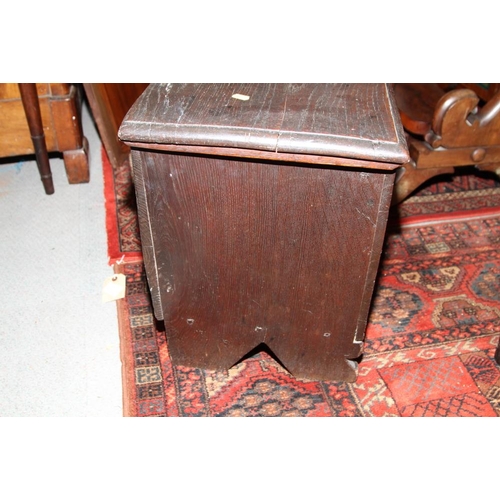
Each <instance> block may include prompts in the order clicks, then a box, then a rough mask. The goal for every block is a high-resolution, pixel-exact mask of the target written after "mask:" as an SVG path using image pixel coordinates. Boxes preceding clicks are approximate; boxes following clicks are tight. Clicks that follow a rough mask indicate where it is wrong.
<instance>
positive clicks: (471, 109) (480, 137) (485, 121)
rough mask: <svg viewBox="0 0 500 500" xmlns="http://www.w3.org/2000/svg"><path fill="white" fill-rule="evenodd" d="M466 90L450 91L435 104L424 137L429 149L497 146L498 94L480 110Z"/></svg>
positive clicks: (499, 127) (499, 139)
mask: <svg viewBox="0 0 500 500" xmlns="http://www.w3.org/2000/svg"><path fill="white" fill-rule="evenodd" d="M478 104H479V98H478V97H477V95H476V94H475V92H473V91H472V90H469V89H459V90H453V91H450V92H448V93H446V94H445V95H444V96H443V97H442V98H441V99H440V101H439V102H438V104H437V106H436V111H435V113H434V119H433V124H432V131H431V132H429V133H428V134H427V135H426V140H427V142H428V143H429V144H430V145H431V146H432V147H433V148H438V147H444V148H456V147H476V146H477V147H479V146H494V145H498V144H499V143H500V93H497V94H496V95H495V96H494V97H493V98H492V99H491V100H490V101H488V103H486V104H485V105H484V106H483V107H482V108H481V109H478Z"/></svg>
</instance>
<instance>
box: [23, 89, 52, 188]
mask: <svg viewBox="0 0 500 500" xmlns="http://www.w3.org/2000/svg"><path fill="white" fill-rule="evenodd" d="M18 85H19V91H20V92H21V100H22V102H23V107H24V112H25V113H26V120H27V121H28V127H29V129H30V134H31V140H32V141H33V146H34V148H35V155H36V163H37V165H38V171H39V172H40V178H41V179H42V183H43V187H44V189H45V193H46V194H53V193H54V183H53V181H52V172H51V170H50V163H49V154H48V151H47V145H46V144H45V134H44V132H43V124H42V115H41V113H40V104H39V102H38V94H37V91H36V84H35V83H19V84H18Z"/></svg>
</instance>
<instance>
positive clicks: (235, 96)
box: [231, 94, 250, 101]
mask: <svg viewBox="0 0 500 500" xmlns="http://www.w3.org/2000/svg"><path fill="white" fill-rule="evenodd" d="M231 97H232V98H233V99H239V100H240V101H248V99H250V96H249V95H244V94H233V95H232V96H231Z"/></svg>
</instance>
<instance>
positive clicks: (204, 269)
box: [133, 151, 393, 381]
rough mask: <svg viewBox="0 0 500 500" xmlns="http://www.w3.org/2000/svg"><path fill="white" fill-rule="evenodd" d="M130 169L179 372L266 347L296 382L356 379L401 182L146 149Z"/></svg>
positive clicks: (159, 308) (217, 365) (226, 363)
mask: <svg viewBox="0 0 500 500" xmlns="http://www.w3.org/2000/svg"><path fill="white" fill-rule="evenodd" d="M138 157H140V158H138ZM133 163H134V174H135V176H136V185H137V186H138V187H139V190H140V194H138V202H139V203H138V208H139V213H140V219H141V220H142V224H141V238H144V241H145V245H146V247H147V248H146V253H147V254H148V259H149V265H147V268H148V269H149V273H148V279H149V281H150V284H151V287H152V295H153V303H154V304H155V312H160V314H162V317H163V319H164V321H165V327H166V331H167V338H168V342H169V352H170V354H171V356H172V359H173V361H174V363H176V364H181V365H188V366H199V367H203V368H211V369H224V368H228V367H230V366H231V365H232V364H234V363H236V362H237V361H238V360H239V359H240V358H242V357H243V356H245V355H246V354H247V353H248V352H249V351H251V350H252V349H253V348H255V347H256V346H258V345H259V344H261V343H264V344H266V345H267V346H268V347H269V348H270V349H271V350H272V351H273V352H274V353H275V354H276V355H277V357H278V358H279V359H280V361H281V362H282V363H283V365H284V366H285V367H286V368H287V369H288V370H290V371H291V373H293V374H294V375H296V376H299V377H307V378H313V379H328V380H351V381H352V380H355V378H356V370H355V363H352V362H349V361H347V359H348V358H351V359H354V358H356V357H357V356H359V355H360V353H361V349H362V339H363V336H364V329H365V326H366V319H367V314H368V309H369V304H370V300H371V294H372V290H373V285H374V281H375V276H376V271H377V266H378V260H379V257H380V252H381V247H382V242H383V236H384V229H385V221H386V218H387V210H388V207H389V201H390V195H391V190H392V182H393V173H382V172H371V171H369V170H363V171H357V170H353V169H342V168H336V169H331V168H315V166H314V165H308V166H304V165H289V164H284V163H271V164H269V163H266V162H248V161H244V160H235V159H228V158H222V157H203V156H193V155H184V154H165V153H161V152H159V153H155V152H144V151H141V152H138V151H135V152H134V160H133ZM146 233H147V234H146ZM147 264H148V263H147Z"/></svg>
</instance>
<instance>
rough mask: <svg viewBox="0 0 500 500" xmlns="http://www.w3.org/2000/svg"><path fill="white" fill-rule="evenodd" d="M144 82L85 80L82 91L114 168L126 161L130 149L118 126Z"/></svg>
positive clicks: (141, 90) (144, 85)
mask: <svg viewBox="0 0 500 500" xmlns="http://www.w3.org/2000/svg"><path fill="white" fill-rule="evenodd" d="M147 86H148V84H147V83H84V84H83V87H84V89H85V94H86V96H87V100H88V102H89V106H90V109H91V111H92V115H93V117H94V120H95V122H96V125H97V129H98V131H99V135H100V137H101V140H102V143H103V144H104V148H105V149H106V153H107V155H108V158H109V161H110V162H111V165H113V167H114V168H118V167H119V166H121V165H123V164H125V163H128V161H129V156H130V149H129V148H128V147H127V146H126V145H125V144H123V142H121V141H120V140H119V139H118V129H119V128H120V124H121V122H122V120H123V118H124V117H125V115H126V113H127V111H128V110H129V109H130V107H131V106H132V104H134V102H135V100H136V99H137V98H138V97H139V96H140V95H141V94H142V92H143V91H144V90H145V89H146V87H147Z"/></svg>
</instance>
